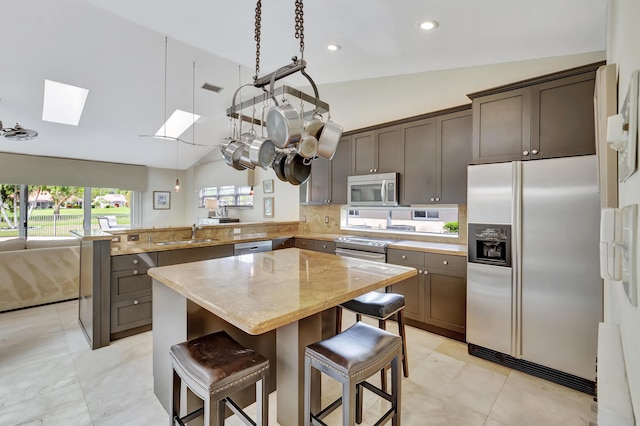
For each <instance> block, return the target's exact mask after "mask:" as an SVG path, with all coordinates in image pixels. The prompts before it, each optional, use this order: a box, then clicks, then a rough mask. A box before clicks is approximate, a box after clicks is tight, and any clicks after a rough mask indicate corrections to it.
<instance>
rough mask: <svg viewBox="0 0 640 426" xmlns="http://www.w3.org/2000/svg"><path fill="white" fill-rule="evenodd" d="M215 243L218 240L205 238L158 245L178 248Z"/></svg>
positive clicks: (163, 242)
mask: <svg viewBox="0 0 640 426" xmlns="http://www.w3.org/2000/svg"><path fill="white" fill-rule="evenodd" d="M213 241H218V240H216V239H215V238H203V239H200V240H178V241H161V242H159V243H156V244H157V245H159V246H177V245H182V244H198V243H211V242H213Z"/></svg>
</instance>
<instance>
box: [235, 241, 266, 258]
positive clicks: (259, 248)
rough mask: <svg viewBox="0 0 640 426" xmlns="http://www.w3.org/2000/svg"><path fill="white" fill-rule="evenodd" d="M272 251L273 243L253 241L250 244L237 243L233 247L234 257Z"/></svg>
mask: <svg viewBox="0 0 640 426" xmlns="http://www.w3.org/2000/svg"><path fill="white" fill-rule="evenodd" d="M263 251H271V241H253V242H250V243H237V244H234V245H233V255H234V256H238V255H241V254H251V253H260V252H263Z"/></svg>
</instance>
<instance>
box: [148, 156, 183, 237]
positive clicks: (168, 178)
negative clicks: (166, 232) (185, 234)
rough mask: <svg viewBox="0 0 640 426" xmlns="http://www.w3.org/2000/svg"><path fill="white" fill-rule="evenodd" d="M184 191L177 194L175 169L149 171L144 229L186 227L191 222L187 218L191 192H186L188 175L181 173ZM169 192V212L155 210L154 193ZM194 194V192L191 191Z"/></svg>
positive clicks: (150, 169)
mask: <svg viewBox="0 0 640 426" xmlns="http://www.w3.org/2000/svg"><path fill="white" fill-rule="evenodd" d="M178 176H179V178H180V184H181V187H182V189H181V190H180V192H176V191H175V189H174V187H175V183H176V171H175V170H174V169H156V168H151V167H149V168H148V169H147V190H146V191H145V192H143V193H142V197H141V198H142V214H141V216H142V217H141V219H142V224H141V225H142V227H145V228H151V227H166V226H186V225H189V224H191V223H193V221H192V222H190V221H189V220H188V219H186V217H185V205H186V200H187V199H188V198H189V197H188V195H189V192H190V191H187V190H185V188H187V187H186V185H185V184H186V174H185V172H184V171H180V172H179V174H178ZM154 191H169V192H170V193H171V208H170V209H169V210H154V209H153V192H154ZM191 192H192V191H191Z"/></svg>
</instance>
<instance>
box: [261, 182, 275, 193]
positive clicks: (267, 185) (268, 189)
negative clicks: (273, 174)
mask: <svg viewBox="0 0 640 426" xmlns="http://www.w3.org/2000/svg"><path fill="white" fill-rule="evenodd" d="M262 192H264V193H265V194H271V193H273V179H269V180H263V181H262Z"/></svg>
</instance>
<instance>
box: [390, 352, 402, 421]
mask: <svg viewBox="0 0 640 426" xmlns="http://www.w3.org/2000/svg"><path fill="white" fill-rule="evenodd" d="M398 358H399V357H395V358H394V359H393V360H392V361H391V406H392V407H394V408H395V414H394V416H393V417H392V418H391V426H399V425H400V410H401V407H400V401H401V399H400V392H401V386H400V364H399V363H398Z"/></svg>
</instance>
